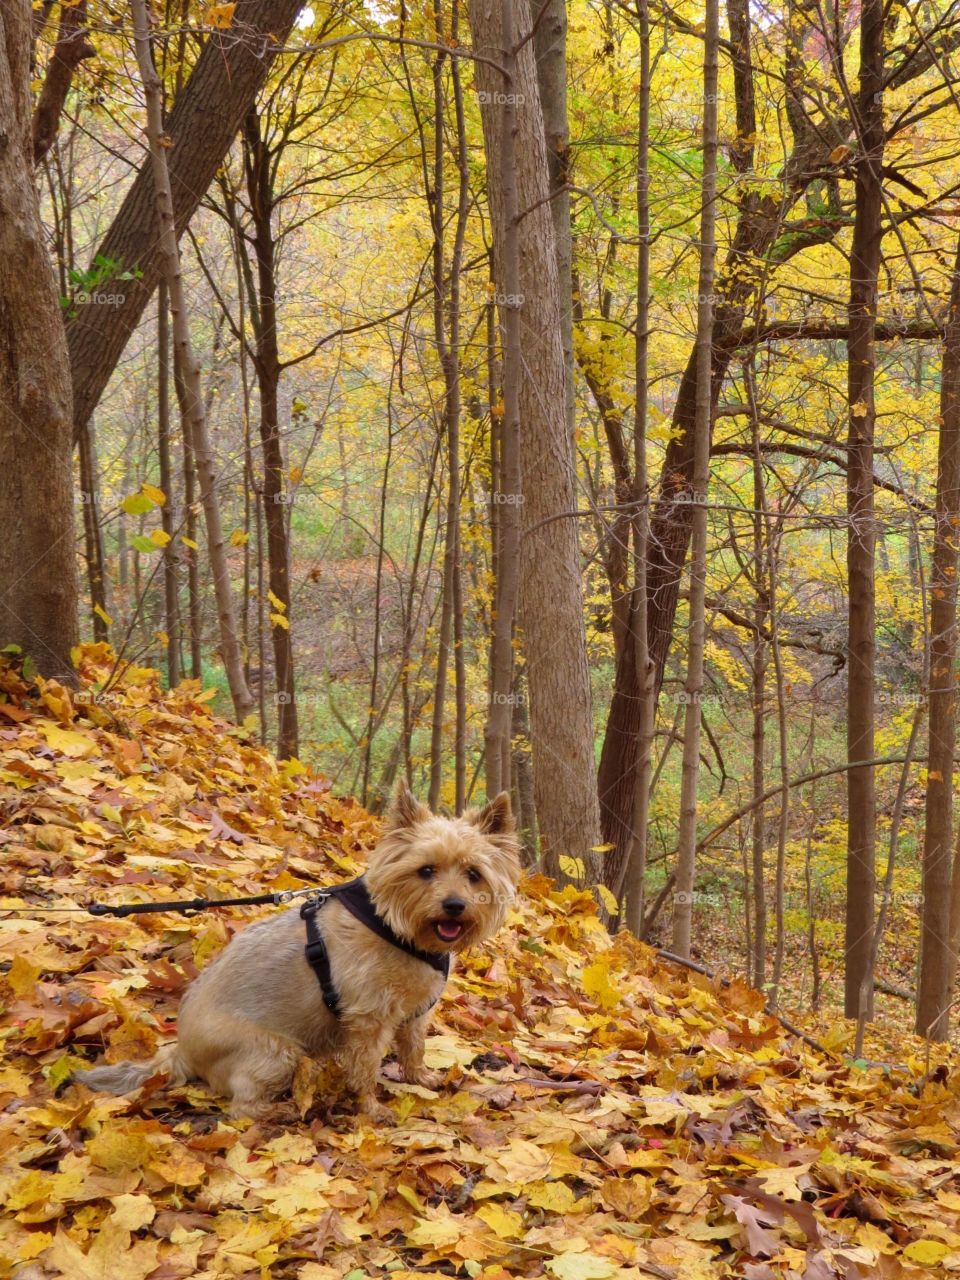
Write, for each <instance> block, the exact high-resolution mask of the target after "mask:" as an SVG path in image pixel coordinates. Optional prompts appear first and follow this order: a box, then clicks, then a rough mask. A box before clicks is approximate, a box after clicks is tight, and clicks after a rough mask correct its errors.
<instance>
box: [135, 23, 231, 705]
mask: <svg viewBox="0 0 960 1280" xmlns="http://www.w3.org/2000/svg"><path fill="white" fill-rule="evenodd" d="M131 5H132V11H133V26H134V42H135V44H136V50H137V63H138V66H139V68H140V77H141V80H142V82H143V88H144V95H145V99H146V106H147V140H148V143H149V148H150V161H151V166H150V167H151V171H152V174H153V182H154V187H155V193H156V209H157V221H158V223H159V228H160V230H159V237H158V243H159V246H160V252H161V254H162V259H161V262H162V266H161V270H162V274H163V278H164V280H165V281H166V285H167V290H168V292H169V297H170V311H171V315H172V319H173V343H174V360H175V361H176V363H177V366H178V367H179V371H180V383H179V389H180V390H181V391H182V396H183V399H182V401H181V409H182V411H183V429H184V434H185V435H189V437H190V441H191V444H192V446H193V457H194V463H195V465H196V468H197V479H198V481H199V485H200V499H201V502H202V504H203V512H204V517H205V519H206V525H207V555H208V557H209V560H210V570H211V573H212V575H213V585H214V593H215V596H216V601H217V615H218V618H219V622H220V650H221V655H222V658H223V665H224V667H225V669H226V673H227V680H228V682H229V685H230V696H231V698H232V699H233V706H234V713H235V715H236V718H237V721H238V722H239V723H242V722H243V721H244V720H245V719H246V717H247V716H248V715H249V714H250V712H251V711H252V710H253V705H254V703H253V698H252V696H251V694H250V690H249V689H248V688H247V682H246V680H245V679H244V675H243V659H242V656H241V653H240V644H239V641H238V638H237V629H236V623H235V620H234V612H233V600H232V596H231V589H230V567H229V563H228V560H227V552H226V543H225V540H224V536H223V529H222V526H221V522H220V507H219V502H218V497H217V491H216V486H217V476H216V468H215V465H214V459H213V450H212V448H211V445H210V440H209V436H208V433H207V418H206V412H205V409H204V403H203V391H202V386H201V382H200V363H199V361H198V360H197V358H196V356H195V355H194V353H193V346H192V343H191V341H190V325H189V318H188V314H187V307H186V299H185V296H184V288H183V276H182V274H181V269H180V249H179V246H178V244H177V234H176V227H175V223H174V207H173V196H172V192H171V189H170V174H169V171H168V169H167V159H166V150H165V148H164V145H163V140H164V135H163V107H162V103H161V97H160V94H161V86H160V78H159V76H158V75H157V72H156V69H155V67H154V65H153V51H152V41H151V38H150V18H149V14H148V11H147V3H146V0H131Z"/></svg>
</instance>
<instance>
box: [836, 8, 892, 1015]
mask: <svg viewBox="0 0 960 1280" xmlns="http://www.w3.org/2000/svg"><path fill="white" fill-rule="evenodd" d="M882 90H883V0H865V3H864V4H863V6H862V9H861V18H860V83H859V92H858V97H857V103H856V111H855V119H854V124H855V126H856V134H857V147H858V152H857V158H856V161H855V182H854V225H853V244H852V246H851V250H850V302H849V307H848V316H849V326H850V334H849V338H848V339H847V398H848V403H849V410H848V412H849V432H848V436H847V516H848V519H849V525H848V530H847V589H848V592H849V612H848V638H847V648H848V655H849V661H848V666H847V760H848V761H849V762H851V763H853V762H855V761H858V760H870V759H872V758H873V755H874V746H873V744H874V711H875V708H874V698H875V662H876V583H875V563H876V542H877V533H876V519H875V514H874V510H875V509H874V497H873V444H874V431H875V427H876V406H875V403H874V380H875V376H876V322H877V280H878V277H879V272H880V245H881V238H882V228H881V214H882V207H883V205H882V190H881V185H880V166H881V163H882V160H883V144H884V129H883V102H882ZM847 810H848V813H847V909H846V929H845V944H846V947H845V954H846V968H845V974H844V1008H845V1012H846V1016H847V1017H848V1018H855V1017H857V1015H858V1012H859V1005H860V988H861V986H862V984H863V980H864V975H865V974H866V972H867V967H868V965H869V963H870V952H871V941H872V937H873V927H874V904H873V898H874V890H875V863H876V840H877V830H876V828H877V811H876V774H875V773H874V770H873V769H872V768H870V767H869V766H866V765H865V766H863V767H862V768H851V769H850V770H849V772H848V773H847ZM868 997H869V1000H870V1005H871V1010H872V1002H873V988H872V986H871V987H870V988H869V991H868ZM869 1015H870V1010H868V1016H869Z"/></svg>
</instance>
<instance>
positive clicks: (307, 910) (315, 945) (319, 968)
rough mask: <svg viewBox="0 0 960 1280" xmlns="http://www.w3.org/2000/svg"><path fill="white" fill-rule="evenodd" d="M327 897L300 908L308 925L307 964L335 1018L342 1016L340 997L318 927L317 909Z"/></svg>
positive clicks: (305, 948)
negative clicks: (314, 975)
mask: <svg viewBox="0 0 960 1280" xmlns="http://www.w3.org/2000/svg"><path fill="white" fill-rule="evenodd" d="M325 901H326V899H325V898H324V899H322V900H321V901H320V902H305V903H304V904H303V906H302V907H301V908H300V918H301V919H302V920H303V921H304V922H305V923H306V926H307V945H306V946H305V947H304V952H303V953H304V955H305V956H306V959H307V964H308V965H309V966H310V968H311V969H312V970H313V972H314V973H315V974H316V975H317V981H318V982H319V983H320V990H321V991H322V993H323V1003H324V1004H325V1005H326V1006H327V1008H328V1009H329V1010H330V1012H331V1013H332V1014H333V1016H334V1017H335V1018H339V1017H340V997H339V995H338V994H337V988H336V987H335V986H334V985H333V974H332V973H331V972H330V956H329V955H328V954H327V944H326V943H325V942H324V940H323V938H321V936H320V930H319V929H318V928H317V911H318V910H319V909H320V907H322V906H323V903H324V902H325Z"/></svg>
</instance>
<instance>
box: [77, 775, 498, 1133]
mask: <svg viewBox="0 0 960 1280" xmlns="http://www.w3.org/2000/svg"><path fill="white" fill-rule="evenodd" d="M519 878H520V856H519V845H518V842H517V837H516V834H515V826H514V821H513V815H512V813H511V809H510V796H509V794H508V793H507V792H505V791H504V792H502V793H501V794H500V795H498V796H497V797H496V798H495V799H494V800H491V801H490V802H489V803H488V804H487V805H486V806H484V808H482V809H480V810H471V811H469V812H467V813H465V814H464V815H463V817H461V818H443V817H439V816H438V815H436V814H433V813H431V812H430V810H429V809H428V808H427V807H426V806H425V805H423V804H420V803H419V802H418V801H417V800H415V799H414V797H413V796H412V795H411V793H410V792H409V790H408V789H407V787H406V785H405V784H404V783H401V784H400V786H399V787H398V789H397V791H396V793H395V796H394V799H393V802H392V805H391V807H390V810H389V812H388V814H387V818H386V822H385V828H384V834H383V836H382V837H381V839H380V841H379V842H378V844H377V845H376V847H375V848H374V850H373V852H372V854H371V856H370V865H369V867H368V868H367V871H366V873H365V875H364V876H363V878H362V881H358V882H354V883H356V884H358V885H360V886H361V888H363V886H365V889H364V890H363V891H364V893H365V895H366V897H367V901H368V903H369V904H370V906H371V907H372V911H373V912H375V915H376V919H375V920H374V921H373V922H372V923H371V924H369V925H368V924H365V923H363V922H362V920H361V919H359V918H357V915H356V914H355V913H354V912H352V911H351V910H348V909H347V907H346V906H345V905H344V903H343V902H341V901H338V898H337V896H336V891H335V894H334V896H333V897H331V898H330V899H329V900H328V901H326V902H324V903H323V904H322V905H321V906H320V908H319V909H318V910H317V911H316V912H315V915H314V916H313V921H314V926H313V929H312V935H313V937H316V933H317V932H319V935H320V939H321V942H320V943H319V947H320V951H321V952H322V953H323V955H324V963H325V965H326V969H325V977H326V978H327V980H328V981H327V983H326V984H324V985H321V981H320V980H318V973H319V970H317V969H316V968H314V969H313V971H311V963H308V959H307V952H306V943H307V942H308V940H309V938H308V925H307V924H305V920H304V919H303V918H301V913H300V909H299V908H292V909H291V910H289V911H285V912H283V913H282V914H281V915H277V916H274V917H272V918H270V919H267V920H262V921H260V922H259V923H257V924H254V925H251V926H250V928H248V929H245V930H244V931H243V932H242V933H240V934H238V935H237V937H235V938H234V939H233V940H232V941H231V942H230V944H229V946H227V947H226V948H225V949H224V951H223V952H222V953H221V954H220V955H219V956H218V957H217V958H216V960H214V961H213V963H212V964H210V965H209V966H208V967H207V968H206V969H205V970H204V971H203V973H202V974H201V975H200V977H199V978H197V980H196V981H195V982H194V983H193V985H192V986H191V987H190V990H189V991H188V992H187V994H186V995H185V996H184V999H183V1003H182V1004H181V1006H180V1014H179V1019H178V1039H177V1040H176V1041H175V1042H174V1043H173V1044H171V1045H166V1046H164V1047H163V1048H162V1049H160V1051H159V1052H158V1053H157V1054H156V1055H155V1056H154V1057H153V1058H151V1059H150V1060H149V1061H148V1062H121V1063H118V1064H116V1065H114V1066H102V1067H95V1068H94V1069H93V1070H91V1071H82V1072H78V1073H76V1075H75V1076H74V1078H75V1079H76V1080H80V1081H82V1083H84V1084H86V1085H88V1086H89V1087H90V1088H91V1089H98V1090H103V1091H105V1092H110V1093H128V1092H131V1091H132V1090H134V1089H136V1088H138V1087H139V1086H140V1085H141V1084H143V1083H144V1081H145V1080H147V1079H149V1078H150V1077H151V1076H154V1075H158V1074H163V1075H166V1076H167V1078H168V1079H167V1084H168V1085H181V1084H185V1083H186V1082H187V1081H188V1080H193V1079H201V1080H205V1081H206V1082H207V1084H208V1085H209V1086H210V1087H211V1088H212V1089H213V1090H214V1091H215V1092H216V1093H219V1094H221V1095H224V1096H225V1097H227V1098H229V1099H230V1104H231V1105H230V1110H231V1114H232V1115H235V1116H253V1117H257V1116H261V1115H263V1114H265V1113H266V1112H267V1111H268V1110H269V1108H270V1106H271V1103H272V1101H273V1100H274V1099H275V1098H276V1097H278V1096H279V1095H280V1094H282V1093H284V1092H285V1091H286V1090H287V1089H288V1088H289V1087H290V1084H291V1082H292V1079H293V1073H294V1070H295V1068H296V1065H297V1061H298V1059H299V1058H301V1057H303V1056H304V1055H308V1056H311V1057H325V1056H332V1057H335V1058H336V1059H338V1060H339V1062H340V1064H341V1066H342V1067H343V1070H344V1073H345V1075H346V1080H347V1084H348V1086H349V1087H350V1088H351V1089H352V1090H353V1091H354V1092H355V1093H356V1094H357V1097H358V1102H359V1108H360V1110H361V1112H363V1113H364V1114H366V1115H369V1116H371V1117H373V1118H374V1119H377V1120H380V1121H382V1122H390V1121H392V1120H393V1119H394V1118H395V1117H394V1116H393V1113H392V1112H391V1111H390V1110H389V1108H387V1107H383V1106H381V1104H380V1103H379V1102H378V1101H377V1098H376V1085H377V1075H378V1072H379V1068H380V1063H381V1060H382V1059H383V1056H384V1054H385V1053H386V1052H388V1050H389V1049H390V1047H391V1045H392V1046H393V1047H394V1048H395V1050H396V1053H397V1057H398V1059H399V1062H400V1066H401V1069H402V1071H403V1074H404V1078H405V1079H406V1080H407V1081H409V1082H410V1083H412V1084H421V1085H425V1086H427V1087H435V1086H436V1085H438V1084H439V1083H440V1080H441V1076H440V1074H439V1073H437V1072H431V1071H428V1070H427V1069H426V1068H425V1067H424V1065H423V1051H424V1038H425V1036H426V1031H427V1026H428V1022H429V1013H430V1009H431V1008H432V1007H433V1005H434V1004H435V1003H436V1001H437V1000H438V999H439V997H440V994H441V992H442V991H443V987H444V984H445V982H446V969H447V966H448V965H449V957H450V956H451V954H453V953H456V952H458V951H462V950H463V949H464V948H465V947H467V946H469V945H470V944H471V943H475V942H479V941H480V940H481V939H482V938H488V937H490V936H491V934H493V933H495V932H496V931H497V929H499V927H500V925H501V924H502V923H503V920H504V916H505V915H506V911H507V907H508V906H509V904H510V902H512V900H513V896H514V891H515V889H516V886H517V882H518V880H519ZM391 939H392V940H391ZM443 957H446V959H445V960H444V959H443ZM329 986H332V988H334V989H335V990H328V987H329ZM331 996H332V999H330V997H331Z"/></svg>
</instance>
